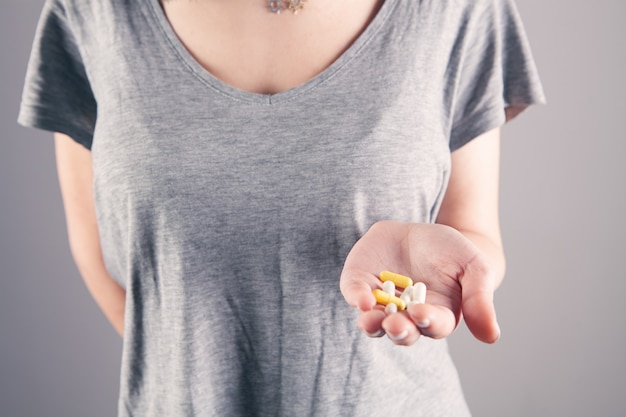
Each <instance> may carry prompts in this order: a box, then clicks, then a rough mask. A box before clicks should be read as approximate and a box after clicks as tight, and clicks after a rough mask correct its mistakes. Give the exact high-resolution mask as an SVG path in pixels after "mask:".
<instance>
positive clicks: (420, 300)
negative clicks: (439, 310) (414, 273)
mask: <svg viewBox="0 0 626 417" xmlns="http://www.w3.org/2000/svg"><path fill="white" fill-rule="evenodd" d="M411 302H412V303H413V304H424V303H425V302H426V284H424V283H423V282H416V283H415V285H413V291H412V293H411Z"/></svg>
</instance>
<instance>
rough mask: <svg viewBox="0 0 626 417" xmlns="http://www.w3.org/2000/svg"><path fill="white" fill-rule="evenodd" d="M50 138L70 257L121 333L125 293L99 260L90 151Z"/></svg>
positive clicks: (64, 138) (58, 137)
mask: <svg viewBox="0 0 626 417" xmlns="http://www.w3.org/2000/svg"><path fill="white" fill-rule="evenodd" d="M54 137H55V148H56V160H57V171H58V176H59V184H60V187H61V196H62V198H63V205H64V208H65V216H66V222H67V231H68V237H69V242H70V249H71V251H72V256H73V258H74V261H75V262H76V265H77V267H78V270H79V272H80V274H81V275H82V277H83V280H84V282H85V284H86V286H87V289H88V290H89V292H90V293H91V295H92V296H93V298H94V299H95V301H96V303H97V304H98V306H99V307H100V308H101V309H102V311H103V312H104V314H105V316H106V317H107V319H108V320H109V321H110V322H111V324H112V325H113V327H114V328H115V330H116V331H117V332H118V333H119V334H120V335H123V333H124V303H125V299H126V292H125V290H124V289H123V288H122V287H120V285H119V284H118V283H117V282H115V280H114V279H113V278H112V277H111V276H110V275H109V274H108V272H107V271H106V268H105V266H104V261H103V259H102V251H101V248H100V238H99V235H98V227H97V223H96V213H95V208H94V201H93V189H92V179H93V172H92V165H91V152H89V151H88V150H87V149H85V148H84V147H83V146H82V145H79V144H77V143H76V142H74V141H73V140H72V139H71V138H70V137H69V136H67V135H64V134H61V133H55V135H54Z"/></svg>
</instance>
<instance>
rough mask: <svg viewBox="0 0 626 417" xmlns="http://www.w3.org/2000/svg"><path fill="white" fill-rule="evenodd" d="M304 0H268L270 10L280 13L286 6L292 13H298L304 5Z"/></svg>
mask: <svg viewBox="0 0 626 417" xmlns="http://www.w3.org/2000/svg"><path fill="white" fill-rule="evenodd" d="M305 1H306V0H268V3H267V5H268V7H269V9H270V12H272V13H276V14H280V12H281V11H282V10H283V9H284V8H288V9H289V10H291V11H292V12H293V14H298V12H299V11H300V10H302V8H303V7H304V2H305Z"/></svg>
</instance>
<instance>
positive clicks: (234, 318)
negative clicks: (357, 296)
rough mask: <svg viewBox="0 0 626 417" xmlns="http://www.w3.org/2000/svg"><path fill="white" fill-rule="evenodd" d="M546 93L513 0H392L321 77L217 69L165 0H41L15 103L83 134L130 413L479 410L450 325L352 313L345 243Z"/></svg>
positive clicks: (424, 192)
mask: <svg viewBox="0 0 626 417" xmlns="http://www.w3.org/2000/svg"><path fill="white" fill-rule="evenodd" d="M541 101H543V94H542V90H541V86H540V84H539V80H538V78H537V75H536V71H535V67H534V64H533V62H532V59H531V56H530V52H529V48H528V45H527V41H526V38H525V35H524V32H523V29H522V27H521V24H520V21H519V17H518V14H517V12H516V9H515V6H514V4H513V1H512V0H432V1H428V0H421V1H420V0H387V1H386V2H385V3H384V4H383V5H382V7H381V9H380V11H379V12H378V14H377V15H376V17H375V18H374V19H373V21H372V22H371V23H370V25H369V26H368V27H367V29H366V30H365V31H364V32H363V33H362V34H361V35H360V37H359V38H358V39H357V40H356V41H355V42H354V44H353V45H352V46H351V47H350V48H349V49H348V50H347V51H346V52H345V53H343V54H342V55H341V56H340V57H339V58H338V59H337V60H336V61H335V62H334V63H333V64H332V65H331V66H330V67H328V68H327V69H326V70H324V71H323V72H322V73H321V74H319V75H318V76H316V77H315V78H313V79H311V80H310V81H308V82H306V83H304V84H302V85H300V86H298V87H296V88H293V89H290V90H288V91H285V92H282V93H279V94H275V95H263V94H254V93H250V92H245V91H241V90H238V89H236V88H233V87H232V86H229V85H226V84H225V83H223V82H221V81H220V80H218V79H216V78H215V77H213V76H212V75H211V74H209V73H208V72H207V71H206V70H205V69H203V68H202V67H201V66H200V65H199V63H198V62H196V61H195V60H194V59H193V58H192V56H191V55H190V54H189V53H188V52H187V51H186V50H185V48H184V47H183V45H182V44H181V43H180V41H179V40H178V39H177V37H176V35H175V33H174V32H173V30H172V28H171V27H170V26H169V24H168V21H167V19H166V18H165V16H164V14H163V12H162V10H161V8H160V5H159V2H158V0H133V1H129V0H48V1H46V4H45V7H44V10H43V15H42V17H41V20H40V24H39V27H38V30H37V34H36V39H35V44H34V46H33V51H32V56H31V60H30V65H29V67H28V74H27V79H26V86H25V90H24V95H23V101H22V107H21V112H20V115H19V122H20V123H22V124H24V125H28V126H33V127H37V128H42V129H46V130H51V131H58V132H63V133H67V134H69V135H70V136H72V137H73V138H74V139H75V140H76V141H78V142H79V143H81V144H83V145H84V146H85V147H87V148H90V149H91V151H92V156H93V167H94V193H95V195H94V198H95V202H96V211H97V218H98V226H99V231H100V238H101V243H102V250H103V255H104V259H105V263H106V267H107V269H108V271H109V272H110V274H111V275H112V276H113V277H114V278H115V279H116V280H117V281H119V282H120V284H122V285H123V286H124V287H125V288H126V291H127V298H126V322H125V335H124V351H123V352H124V353H123V358H122V373H121V375H122V376H121V378H122V379H121V393H120V401H119V416H135V417H140V416H227V417H236V416H285V417H293V416H377V417H378V416H383V415H385V416H389V415H404V416H428V417H437V416H456V417H458V416H467V415H469V411H468V410H467V406H466V404H465V400H464V398H463V394H462V391H461V388H460V386H459V381H458V377H457V374H456V371H455V368H454V366H453V364H452V362H451V360H450V358H449V355H448V351H447V347H446V342H445V341H433V340H430V339H426V338H422V339H420V340H419V342H418V343H417V344H416V345H414V346H411V347H396V346H394V345H393V344H392V343H391V342H390V341H389V340H387V339H386V338H380V339H371V338H368V337H366V336H364V335H363V334H361V333H360V332H359V331H358V330H357V329H356V325H355V319H356V316H357V312H356V311H354V310H353V309H352V308H350V307H349V306H348V305H347V304H346V303H345V301H344V299H343V298H342V296H341V294H340V292H339V285H338V283H339V276H340V272H341V269H342V265H343V262H344V259H345V257H346V255H347V253H348V251H349V250H350V248H351V247H352V245H353V244H354V243H355V241H356V240H357V239H358V238H359V237H360V236H361V235H363V233H365V231H366V230H367V229H368V228H369V227H370V226H371V225H372V224H373V223H374V222H376V221H379V220H383V219H394V220H399V221H410V222H433V221H434V220H435V218H436V216H437V211H438V209H439V206H440V204H441V200H442V196H443V194H444V192H445V189H446V184H447V181H448V177H449V169H450V152H451V151H453V150H455V149H457V148H459V147H460V146H462V145H464V144H465V143H466V142H468V141H469V140H471V139H472V138H474V137H476V136H477V135H479V134H481V133H483V132H485V131H487V130H490V129H492V128H495V127H497V126H499V125H502V124H503V123H504V122H505V116H504V108H505V107H507V106H526V105H529V104H533V103H537V102H541Z"/></svg>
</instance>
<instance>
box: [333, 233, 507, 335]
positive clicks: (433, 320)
mask: <svg viewBox="0 0 626 417" xmlns="http://www.w3.org/2000/svg"><path fill="white" fill-rule="evenodd" d="M384 270H388V271H392V272H397V273H399V274H403V275H407V276H410V277H411V278H412V279H413V281H414V282H418V281H421V282H424V283H425V284H426V287H427V289H428V292H427V296H426V304H417V305H412V306H410V307H408V308H407V310H404V311H400V312H398V313H394V314H390V315H386V314H385V312H384V309H383V308H382V306H378V305H376V301H375V299H374V296H373V295H372V290H373V289H375V288H380V287H381V282H380V280H379V279H378V275H379V274H380V272H381V271H384ZM497 281H498V279H497V276H496V274H495V273H494V272H493V271H492V270H491V268H490V267H489V265H488V264H487V262H486V260H485V257H484V256H483V255H482V254H481V253H480V251H479V250H478V248H477V247H476V246H475V245H474V244H473V243H472V242H471V241H470V240H469V239H467V238H466V237H465V236H463V235H462V234H461V233H460V232H458V231H457V230H455V229H453V228H451V227H449V226H445V225H440V224H422V223H400V222H392V221H384V222H379V223H376V224H374V225H373V226H372V227H371V228H370V230H369V231H368V232H367V233H366V234H365V235H364V236H363V237H362V238H361V239H360V240H359V241H358V242H357V243H356V244H355V245H354V247H353V248H352V250H351V251H350V253H349V255H348V257H347V259H346V263H345V265H344V269H343V272H342V274H341V282H340V286H341V292H342V294H343V296H344V298H345V299H346V301H347V302H348V304H350V305H351V306H353V307H357V308H359V310H361V312H362V313H361V315H360V316H359V318H358V320H357V325H358V327H359V328H360V329H361V330H362V331H363V332H365V333H366V334H368V335H369V336H372V337H378V336H382V335H384V334H387V336H388V337H389V338H390V339H391V340H392V341H393V342H394V343H396V344H398V345H412V344H413V343H415V342H416V341H417V339H418V338H419V337H420V335H424V336H428V337H432V338H434V339H440V338H444V337H447V336H448V335H450V334H451V333H452V332H453V331H454V330H455V329H456V327H457V325H458V324H459V321H460V320H461V317H464V318H465V322H466V323H467V326H468V328H469V330H470V331H471V332H472V334H473V335H474V336H475V337H476V338H477V339H479V340H481V341H483V342H486V343H493V342H495V341H497V340H498V338H499V336H500V329H499V327H498V323H497V321H496V314H495V308H494V305H493V294H494V291H495V288H496V286H497Z"/></svg>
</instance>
